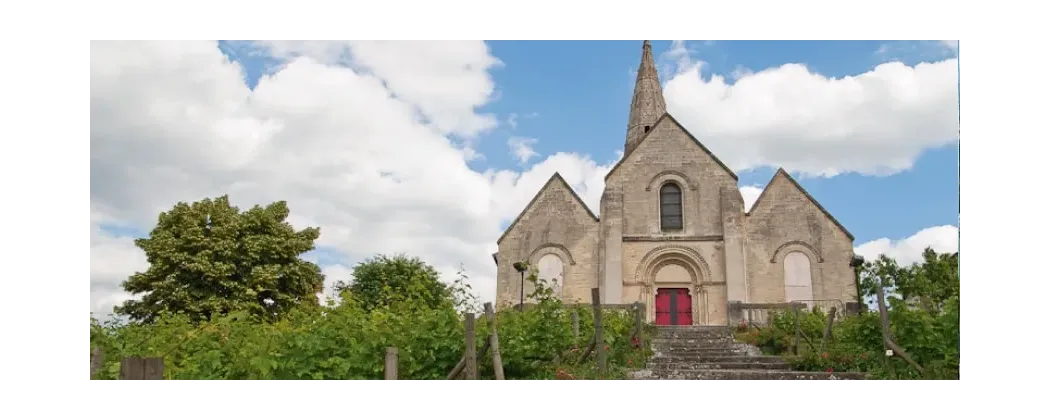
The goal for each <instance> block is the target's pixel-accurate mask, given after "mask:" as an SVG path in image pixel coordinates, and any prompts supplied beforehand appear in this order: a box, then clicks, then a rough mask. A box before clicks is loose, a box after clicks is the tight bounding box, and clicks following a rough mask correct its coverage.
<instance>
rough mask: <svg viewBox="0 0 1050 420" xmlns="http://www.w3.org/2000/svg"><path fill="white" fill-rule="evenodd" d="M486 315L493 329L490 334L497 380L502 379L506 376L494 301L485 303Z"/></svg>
mask: <svg viewBox="0 0 1050 420" xmlns="http://www.w3.org/2000/svg"><path fill="white" fill-rule="evenodd" d="M485 317H487V318H488V319H489V328H490V329H492V334H489V343H491V345H490V346H489V347H492V369H493V370H494V371H496V380H497V381H502V380H504V379H506V378H504V377H503V359H502V358H501V357H500V355H499V334H498V330H499V329H498V328H496V314H495V313H494V311H493V310H492V303H491V302H487V303H485Z"/></svg>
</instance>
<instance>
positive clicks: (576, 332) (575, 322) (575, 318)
mask: <svg viewBox="0 0 1050 420" xmlns="http://www.w3.org/2000/svg"><path fill="white" fill-rule="evenodd" d="M571 316H572V338H574V339H579V338H580V313H579V312H576V311H575V310H573V311H572V314H571Z"/></svg>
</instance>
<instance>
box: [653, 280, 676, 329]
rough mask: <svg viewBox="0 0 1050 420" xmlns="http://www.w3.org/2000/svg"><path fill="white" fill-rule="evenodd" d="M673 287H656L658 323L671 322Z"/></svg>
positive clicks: (666, 323)
mask: <svg viewBox="0 0 1050 420" xmlns="http://www.w3.org/2000/svg"><path fill="white" fill-rule="evenodd" d="M670 290H671V289H656V325H673V324H671V301H672V299H671V298H672V296H671V293H669V291H670Z"/></svg>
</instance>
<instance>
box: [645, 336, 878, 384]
mask: <svg viewBox="0 0 1050 420" xmlns="http://www.w3.org/2000/svg"><path fill="white" fill-rule="evenodd" d="M733 331H734V328H732V327H697V326H675V327H657V331H656V334H655V336H654V337H653V339H652V349H653V357H652V358H651V359H649V362H648V363H647V364H646V367H645V369H642V370H639V371H636V372H632V374H631V379H700V380H799V379H803V380H806V379H865V377H866V375H865V374H863V373H855V372H845V373H839V372H835V373H829V372H797V371H792V370H791V365H789V364H788V363H787V362H785V361H784V360H782V359H781V358H779V357H776V356H766V355H762V352H761V351H760V350H759V349H757V348H755V347H754V346H750V345H747V344H744V343H738V342H736V341H735V340H734V339H733Z"/></svg>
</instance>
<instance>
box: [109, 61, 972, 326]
mask: <svg viewBox="0 0 1050 420" xmlns="http://www.w3.org/2000/svg"><path fill="white" fill-rule="evenodd" d="M252 48H255V50H254V51H255V52H256V53H258V54H265V55H268V56H272V58H274V59H276V60H277V61H278V62H279V65H277V66H275V67H273V68H272V69H269V71H268V73H267V74H266V75H265V76H264V77H263V78H261V79H260V80H259V82H258V84H257V86H256V87H255V88H254V89H250V88H249V87H248V85H247V84H246V82H245V80H244V77H245V76H244V74H245V73H244V70H243V69H242V68H241V66H240V65H239V64H238V63H236V62H231V61H230V60H228V59H227V58H226V57H225V56H224V55H223V54H222V53H221V51H220V49H219V48H218V45H217V43H215V42H93V43H92V44H91V64H90V74H91V98H90V103H91V220H92V232H93V233H92V242H91V247H92V249H91V259H92V271H91V305H92V310H93V311H97V312H99V313H107V312H109V311H110V310H111V308H112V306H113V305H115V304H119V303H120V302H121V301H123V300H124V299H126V298H128V296H127V295H126V294H125V293H124V292H123V291H122V290H120V287H119V284H120V282H121V281H123V280H124V279H125V278H127V276H128V275H130V274H132V273H134V272H135V271H140V270H143V269H145V268H146V262H145V258H144V255H143V254H142V253H141V251H140V250H138V249H137V248H135V247H134V245H133V242H132V238H131V237H128V236H124V235H118V234H114V233H111V231H109V230H106V229H102V228H101V226H103V225H114V224H118V225H123V226H131V227H135V228H136V230H139V231H148V230H149V229H150V228H151V227H152V226H153V225H154V224H155V222H156V216H157V214H158V213H159V212H161V211H165V210H167V209H169V208H170V207H171V206H172V205H173V204H174V203H176V202H178V201H195V200H199V199H201V198H204V197H214V196H217V195H221V194H229V195H230V198H231V200H232V201H233V203H234V204H235V205H238V206H240V207H242V208H246V207H250V206H251V205H254V204H266V203H270V202H273V201H277V200H286V201H288V202H289V205H290V207H291V216H290V217H289V220H290V222H291V223H292V224H293V225H295V226H296V227H299V228H302V227H306V226H318V227H320V228H321V237H320V239H319V240H318V243H317V245H318V246H319V247H321V248H322V249H324V250H325V252H326V253H327V254H330V255H332V256H333V257H332V258H328V259H335V260H338V261H337V262H332V261H325V262H324V264H323V265H322V270H323V271H324V273H325V274H326V275H327V277H328V281H327V285H328V286H329V288H330V287H331V285H332V284H334V283H335V282H336V281H339V280H347V279H348V278H349V273H350V267H352V266H353V265H354V264H355V263H357V262H359V261H361V260H363V259H365V258H368V257H371V256H373V255H375V254H377V253H407V254H409V255H414V256H418V257H420V258H421V259H423V260H424V261H427V262H428V263H431V264H432V265H434V266H435V268H436V269H438V270H439V271H440V272H441V273H442V274H443V276H444V277H445V279H446V280H448V281H451V280H452V279H454V278H455V274H456V272H457V271H458V269H459V268H460V264H462V265H463V267H464V268H465V269H466V273H467V274H468V275H469V276H470V280H471V283H472V285H473V287H474V290H475V291H476V292H478V293H479V294H480V295H481V297H482V299H489V300H490V299H492V298H493V297H494V296H495V277H494V276H495V267H494V265H493V262H492V259H491V257H490V255H491V253H492V252H495V251H496V244H495V240H496V238H498V237H499V235H500V234H501V233H502V230H503V228H504V227H506V224H507V223H509V222H510V220H512V219H513V218H514V217H516V216H517V215H518V213H519V212H520V211H521V210H522V209H523V208H524V206H525V205H526V204H527V203H528V201H529V200H531V199H532V197H533V196H534V195H535V194H536V193H537V192H538V191H539V189H540V187H542V185H543V184H544V183H546V182H547V180H548V179H549V178H550V177H551V175H553V174H554V173H555V172H558V173H560V174H561V175H562V176H563V177H564V178H565V179H566V181H567V182H568V183H569V184H570V185H571V186H572V187H573V188H574V189H575V190H576V192H577V193H578V194H579V195H580V196H581V197H582V198H583V200H584V202H585V203H586V204H587V206H588V207H589V208H590V209H591V210H592V211H593V212H594V213H596V214H597V213H598V211H599V206H598V204H599V200H600V197H601V193H602V190H603V189H604V177H605V175H606V174H607V173H608V171H609V170H610V169H611V167H612V166H613V165H614V164H615V162H616V161H618V160H619V158H620V157H621V156H622V151H620V152H617V153H618V156H616V157H614V158H612V159H610V160H608V161H596V160H595V159H594V158H592V157H590V156H587V155H582V154H578V153H565V152H562V153H554V154H551V155H549V156H546V157H545V158H543V159H542V160H538V161H537V160H535V159H536V157H537V156H536V155H531V156H529V158H528V159H527V160H528V161H529V162H532V163H531V166H528V167H525V168H523V169H521V170H495V169H489V170H484V171H480V172H479V171H475V170H472V169H471V168H470V167H469V166H468V165H467V162H468V161H469V160H471V159H473V158H475V157H477V154H476V152H474V150H473V148H472V143H471V142H472V141H473V140H472V139H473V138H475V137H476V136H477V135H478V134H480V133H484V132H486V131H487V130H491V129H492V128H494V127H495V126H496V119H495V118H494V117H493V116H491V115H487V114H484V113H482V112H479V111H478V108H479V107H481V106H483V105H485V104H486V103H488V102H489V101H491V100H492V98H493V96H494V95H495V93H494V92H496V89H495V85H494V83H493V81H492V79H491V77H490V75H489V70H491V69H492V68H494V67H497V66H499V65H500V64H499V60H498V59H496V58H495V57H492V56H491V55H490V53H489V50H488V49H487V48H486V47H485V45H484V43H481V42H463V43H459V42H438V43H432V44H427V43H404V44H402V43H373V42H361V43H357V42H350V43H301V42H293V43H277V42H275V43H262V44H253V45H252ZM683 48H684V47H683ZM687 52H688V50H687ZM937 65H941V64H936V65H931V66H937ZM928 71H931V69H929V68H903V67H891V68H888V69H885V70H883V73H886V72H889V73H888V75H887V74H883V73H879V74H880V76H879V77H874V76H871V77H869V78H868V79H858V80H859V81H853V82H850V83H853V84H854V85H858V86H860V87H857V86H853V85H851V86H853V87H850V88H848V89H853V90H855V91H856V93H858V98H859V99H855V102H856V104H857V105H856V107H857V108H858V109H857V110H856V113H858V114H862V112H861V111H865V110H866V111H872V110H873V111H881V112H884V113H886V114H885V115H883V117H886V118H891V119H892V118H900V116H901V115H902V114H900V113H898V112H897V111H895V110H893V109H891V110H888V111H887V110H886V109H882V108H879V107H878V106H874V105H871V104H872V103H879V104H881V102H878V101H877V100H876V99H872V98H871V95H875V94H874V93H871V92H872V91H870V90H868V89H869V88H867V87H864V86H867V84H875V85H878V86H883V87H885V85H886V83H883V84H881V85H880V84H879V83H881V82H879V81H880V80H882V79H879V78H880V77H889V78H891V79H892V77H890V76H893V73H894V72H903V73H906V74H912V76H905V78H906V79H907V77H911V79H909V80H911V81H912V82H911V83H913V85H910V86H912V87H916V86H918V87H921V89H919V88H914V89H908V88H906V87H901V88H899V89H898V90H896V91H892V92H889V93H885V94H882V96H893V97H897V96H901V97H905V98H907V97H908V96H909V95H912V96H916V98H914V99H911V100H897V101H896V102H893V101H891V102H892V104H893V105H894V106H903V105H908V104H911V105H909V106H912V108H908V109H909V110H910V111H908V112H907V113H905V114H909V113H911V114H916V118H927V119H929V118H930V117H931V116H937V115H939V114H936V113H932V114H931V111H927V110H921V109H917V108H916V107H919V106H920V105H921V104H926V102H925V101H926V99H922V98H925V97H926V96H928V95H929V94H930V92H933V93H936V92H939V87H938V86H936V85H935V86H928V85H927V84H926V83H927V79H929V77H927V76H922V75H918V74H919V73H923V74H925V73H924V72H928ZM770 72H771V73H772V75H770V74H766V75H765V76H761V75H762V74H763V72H759V73H755V74H752V75H748V76H744V77H743V78H742V79H741V81H738V82H737V83H736V84H735V85H733V86H729V87H726V86H722V89H724V90H726V91H727V92H728V93H731V94H732V95H730V96H732V97H736V98H737V99H734V100H729V102H730V103H729V108H730V109H732V110H736V111H743V112H745V113H747V114H748V115H751V116H750V117H748V119H749V120H750V121H752V123H754V124H753V126H747V125H746V124H743V123H740V122H724V123H719V124H714V125H710V127H709V128H708V129H707V130H708V131H703V130H698V127H703V126H704V125H705V124H706V123H707V122H708V121H707V118H713V119H714V120H718V119H719V118H722V116H724V115H726V113H728V114H731V112H729V111H725V112H724V113H723V114H719V116H711V115H707V114H705V113H704V112H699V111H703V110H705V109H710V108H712V107H715V106H716V105H719V102H720V101H723V99H712V98H715V96H717V95H714V94H713V93H711V90H712V89H718V86H717V84H716V82H715V81H710V82H703V81H695V82H690V81H689V79H688V76H689V73H688V72H686V73H680V74H677V75H676V76H675V77H674V78H672V80H671V82H670V83H669V85H668V88H667V91H668V98H669V106H670V107H671V108H672V111H674V109H675V108H674V107H675V106H678V107H683V108H688V107H689V106H691V105H690V104H691V103H693V102H691V101H694V100H698V99H697V98H700V99H702V100H699V102H696V103H698V104H700V105H702V106H701V107H700V108H698V110H699V111H698V112H696V113H695V115H693V116H691V117H690V116H689V115H691V114H689V113H683V112H675V115H676V117H678V118H679V119H680V120H682V121H683V122H684V123H686V124H687V126H689V124H690V121H691V124H692V125H693V126H691V127H690V128H691V129H692V130H696V131H697V134H698V137H699V138H700V139H701V141H704V142H705V144H708V145H709V146H712V148H713V149H714V150H715V152H716V153H720V156H723V157H728V159H727V161H729V162H733V161H734V159H735V161H736V162H738V163H739V162H741V161H743V162H758V161H760V160H761V159H757V158H755V156H759V157H763V156H773V157H775V158H776V159H779V160H776V161H777V162H787V161H788V160H790V159H796V160H798V161H799V162H802V163H806V164H810V165H811V166H813V167H814V168H823V169H827V167H828V166H827V165H824V166H821V165H816V163H814V162H817V163H819V162H822V160H812V159H809V158H808V157H807V156H808V155H807V154H806V153H812V152H814V151H821V153H824V155H822V156H824V158H828V157H829V156H830V157H834V156H836V155H835V154H836V153H845V152H843V151H844V150H847V149H849V147H847V145H843V144H841V143H842V142H845V140H842V139H841V138H840V137H835V136H834V135H831V134H827V133H825V134H824V135H823V137H820V136H817V137H816V138H814V137H805V136H798V135H797V134H800V133H808V134H812V130H811V131H806V130H807V129H808V128H807V127H811V126H818V125H819V124H820V123H822V122H826V121H825V120H830V121H834V122H835V123H836V124H838V125H834V127H835V128H834V129H835V130H839V131H842V132H845V133H854V134H856V133H857V132H863V131H864V130H873V131H876V132H877V134H876V135H855V136H847V137H849V138H851V139H853V140H851V141H854V142H856V145H855V146H856V147H853V149H851V150H853V152H852V153H851V154H850V156H854V157H851V158H849V159H846V158H840V159H838V160H834V159H832V160H829V161H828V162H831V166H833V167H835V168H837V169H844V168H845V169H848V168H857V167H864V165H865V164H867V163H870V161H875V160H878V159H875V158H873V157H872V156H878V153H874V152H872V153H856V149H857V147H859V148H860V150H862V151H864V150H866V149H865V148H866V147H867V148H874V143H871V142H872V141H874V140H871V139H882V138H883V137H885V135H884V131H886V130H889V132H896V131H892V130H890V129H885V128H882V126H884V125H887V123H886V121H885V119H884V118H881V117H880V118H878V124H875V125H874V128H872V127H873V126H870V125H864V124H860V125H858V124H859V123H854V122H849V121H838V120H834V119H833V118H832V117H833V116H819V114H817V115H818V116H814V117H813V120H812V121H810V120H806V121H804V122H801V123H799V124H796V125H797V127H795V126H792V125H790V124H789V125H787V126H785V125H783V124H782V125H781V126H780V129H781V130H787V131H786V134H785V135H784V136H781V137H783V138H786V139H790V140H791V141H792V144H796V143H797V144H798V145H799V146H798V148H800V149H801V150H799V151H798V152H799V153H798V154H794V153H783V152H782V150H791V148H790V147H785V146H783V145H779V146H778V144H777V143H776V142H775V140H778V139H780V137H777V136H773V135H770V134H769V133H767V131H769V130H774V129H775V127H774V126H775V125H776V124H777V123H780V121H781V118H784V117H783V115H782V114H783V113H791V112H794V113H798V112H799V111H798V110H797V109H796V108H792V107H794V106H799V107H801V106H813V107H816V108H815V109H818V110H824V109H825V108H822V107H824V106H831V105H827V104H824V103H822V102H818V103H812V104H811V103H809V102H805V101H801V100H797V98H796V99H795V101H794V102H791V101H787V102H784V101H783V100H778V99H776V98H778V97H783V96H784V95H786V93H785V92H784V90H785V89H787V90H789V91H790V89H791V88H790V86H789V87H787V88H785V87H782V86H781V84H787V85H790V84H791V83H794V82H795V81H796V79H793V78H792V77H798V76H800V75H801V76H804V77H801V79H802V80H808V81H809V82H812V83H813V84H815V85H820V84H821V83H824V84H833V83H832V81H828V80H826V79H821V78H820V77H819V76H816V75H812V74H810V73H807V72H804V71H802V72H801V73H800V72H799V71H798V70H797V69H796V70H791V69H788V70H784V69H782V68H781V69H773V70H771V71H767V72H766V73H770ZM785 72H786V74H787V76H790V77H787V76H785V78H778V77H780V76H777V75H782V74H784V73H785ZM876 72H878V70H877V71H876ZM909 72H910V73H909ZM760 76H761V77H760ZM756 77H757V78H758V79H752V78H756ZM763 77H764V78H765V79H763ZM767 79H768V80H767ZM769 84H772V85H771V86H772V87H770V86H766V87H765V88H767V89H769V88H773V89H774V95H773V96H772V98H773V102H772V103H771V104H770V103H765V102H760V101H755V100H753V99H747V98H749V97H751V98H753V97H754V93H753V90H754V89H758V88H760V87H761V86H763V85H769ZM697 88H699V90H697ZM777 89H779V91H778V90H777ZM871 89H874V88H871ZM917 91H918V92H921V93H922V94H921V95H918V94H916V93H915V92H917ZM675 92H677V93H675ZM835 92H838V91H835ZM836 94H841V92H838V93H836ZM809 95H811V96H812V93H810V94H809ZM823 95H824V96H827V95H829V94H828V93H827V92H825V93H824V94H823ZM803 96H805V95H803ZM817 96H821V95H817ZM671 98H675V99H676V100H677V102H674V103H676V104H677V105H672V102H671V101H670V99H671ZM740 98H744V99H740ZM832 99H833V98H832ZM733 101H738V102H733ZM829 101H830V99H829ZM909 101H910V102H909ZM830 102H831V103H832V104H833V105H835V106H841V105H842V101H837V102H836V101H830ZM912 102H914V103H912ZM771 105H777V106H787V107H788V108H787V109H786V110H778V111H777V112H778V114H777V115H778V116H779V117H777V118H773V117H769V118H766V119H764V120H763V119H762V118H764V117H762V115H763V114H762V113H763V112H766V111H767V110H768V109H767V108H768V107H769V106H771ZM927 105H929V104H927ZM880 106H882V105H880ZM704 107H707V108H704ZM741 107H749V108H747V109H743V110H742V109H741ZM680 109H681V108H680ZM778 109H779V108H778ZM953 109H954V108H953ZM697 115H700V116H699V117H698V116H697ZM842 115H843V114H836V116H835V117H840V116H842ZM849 115H852V114H849ZM535 117H536V114H535V113H529V114H524V115H522V116H520V117H519V118H522V119H524V118H535ZM736 117H739V115H737V116H736ZM872 118H875V117H872ZM907 118H911V117H910V116H909V117H907ZM935 120H936V119H935ZM519 122H520V121H519ZM891 122H892V121H891ZM866 123H869V124H873V123H871V121H870V120H869V121H867V122H866ZM909 124H910V123H909ZM889 125H894V124H889ZM897 125H898V127H897V128H896V130H904V129H905V128H907V127H910V126H909V125H908V124H897ZM934 125H936V124H934ZM785 127H787V128H785ZM792 127H794V128H792ZM901 127H904V128H901ZM919 128H920V129H916V130H912V131H914V132H917V133H918V134H920V135H921V137H923V138H928V137H929V135H928V134H929V132H922V130H921V127H919ZM734 130H735V131H734ZM850 130H853V131H852V132H851V131H850ZM879 130H883V131H879ZM839 131H835V132H834V133H838V132H839ZM953 132H954V131H953ZM725 133H730V134H732V135H728V136H727V135H725ZM834 133H832V134H834ZM878 133H883V134H878ZM712 134H715V135H717V136H713V135H712ZM719 136H721V137H719ZM880 136H881V137H880ZM891 137H892V136H891ZM709 139H714V140H709ZM739 139H744V141H742V142H741V143H739V144H736V143H734V141H737V140H739ZM821 139H824V140H826V141H825V143H827V144H826V145H825V146H826V147H817V146H816V144H818V143H819V141H818V140H821ZM918 143H920V144H925V146H928V145H929V143H928V142H927V143H922V142H921V141H920V142H918ZM890 144H891V146H894V147H895V145H896V143H890ZM719 146H720V148H721V149H725V150H719ZM925 146H923V147H925ZM920 148H921V147H920ZM891 149H892V147H891ZM727 152H728V153H727ZM774 152H775V153H774ZM869 152H870V150H869ZM734 153H735V154H734ZM778 153H779V154H778ZM894 153H896V154H893V153H890V154H889V155H891V156H894V157H899V156H903V155H900V153H897V152H894ZM788 158H790V159H788ZM785 159H788V160H785ZM851 159H852V160H851ZM864 159H868V160H867V161H865V160H864ZM891 160H892V159H891ZM851 165H852V166H851ZM796 166H797V165H796ZM803 166H804V165H803ZM760 190H761V189H760V187H757V186H745V187H742V188H741V193H742V194H743V195H744V197H745V201H746V202H747V203H748V204H747V206H748V207H750V203H753V201H754V200H753V199H752V198H750V197H757V194H758V193H759V192H760Z"/></svg>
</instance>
